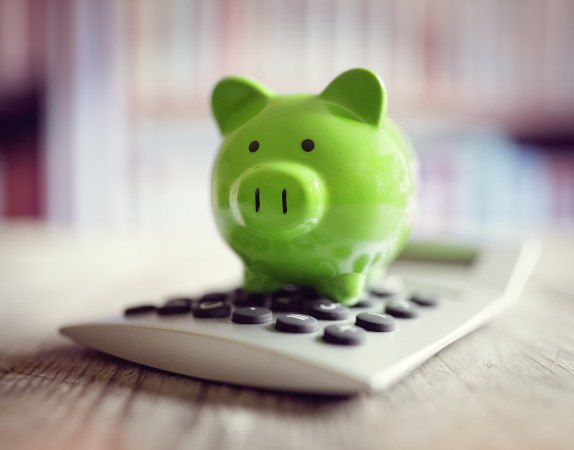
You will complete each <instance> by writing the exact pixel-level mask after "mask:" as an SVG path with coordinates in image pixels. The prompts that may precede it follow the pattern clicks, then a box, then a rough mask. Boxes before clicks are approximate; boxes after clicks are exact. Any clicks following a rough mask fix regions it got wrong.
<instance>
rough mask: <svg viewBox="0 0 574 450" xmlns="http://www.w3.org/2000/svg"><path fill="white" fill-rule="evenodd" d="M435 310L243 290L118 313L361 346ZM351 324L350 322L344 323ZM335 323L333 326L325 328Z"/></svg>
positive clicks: (385, 296) (381, 299)
mask: <svg viewBox="0 0 574 450" xmlns="http://www.w3.org/2000/svg"><path fill="white" fill-rule="evenodd" d="M438 304H439V302H438V300H437V298H436V297H435V296H433V295H427V294H424V293H420V292H417V293H411V294H410V295H406V292H404V291H398V290H392V289H386V288H379V289H375V290H371V291H369V292H366V293H365V295H364V296H363V297H362V298H361V299H360V300H359V302H358V303H357V304H356V305H353V306H352V307H347V306H345V305H341V304H339V303H335V302H333V301H331V300H329V299H326V298H322V297H321V296H320V294H319V293H318V292H317V291H315V290H314V289H311V288H298V287H296V286H292V285H287V286H285V287H283V288H281V289H280V290H278V291H276V292H274V293H271V294H260V293H249V292H246V291H244V290H243V289H240V288H239V289H235V290H234V291H231V292H214V293H207V294H205V295H203V296H201V297H199V298H197V299H193V298H189V297H175V298H170V299H168V300H167V301H166V302H165V303H164V304H163V305H160V306H158V307H156V306H155V305H151V304H146V305H137V306H132V307H129V308H127V309H126V310H125V311H124V314H125V316H126V317H136V316H139V315H145V314H154V313H157V314H158V315H160V316H174V315H183V314H190V313H191V314H193V316H194V317H196V318H200V319H226V320H229V321H230V322H233V323H234V324H238V325H266V324H270V323H272V322H273V316H274V315H275V317H276V319H275V323H274V325H273V327H270V328H269V329H270V330H275V331H277V332H282V333H294V334H311V333H316V332H319V331H321V332H322V333H321V335H320V337H321V339H322V341H324V342H325V343H328V344H335V345H345V346H346V345H349V346H356V345H361V344H362V343H364V342H365V341H366V339H368V335H369V334H370V333H389V332H392V331H394V330H395V328H396V327H397V326H399V327H400V324H398V325H397V320H396V319H399V320H400V319H415V318H416V317H417V316H418V314H419V308H429V307H434V306H437V305H438ZM349 319H351V320H349ZM329 322H338V323H331V324H330V323H329Z"/></svg>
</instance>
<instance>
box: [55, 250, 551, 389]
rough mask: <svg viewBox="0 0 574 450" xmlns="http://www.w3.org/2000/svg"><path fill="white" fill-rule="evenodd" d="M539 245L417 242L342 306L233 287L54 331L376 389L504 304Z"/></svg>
mask: <svg viewBox="0 0 574 450" xmlns="http://www.w3.org/2000/svg"><path fill="white" fill-rule="evenodd" d="M539 253H540V245H539V244H538V243H537V242H535V241H529V240H527V241H523V242H516V243H506V244H504V245H501V244H491V245H488V244H479V245H476V244H469V243H461V242H456V243H453V242H445V241H419V242H413V243H411V244H409V245H408V247H407V248H406V250H405V251H404V252H403V253H402V255H401V256H400V257H399V258H398V259H397V260H396V261H395V262H394V263H393V264H392V265H391V266H390V267H389V269H388V271H387V272H386V273H385V275H384V276H382V277H381V278H379V279H375V280H373V281H372V282H371V283H370V285H369V287H368V289H367V290H366V291H365V293H364V295H363V296H362V297H361V299H360V301H359V302H358V303H357V304H356V305H354V306H351V307H349V306H344V305H342V304H339V303H336V302H332V301H331V300H329V299H328V298H323V297H322V296H321V295H320V294H319V293H318V292H317V291H315V290H314V289H312V288H309V287H303V286H294V285H286V286H284V287H283V288H281V289H279V290H277V291H275V292H273V293H270V294H250V293H248V292H245V291H243V290H242V289H235V290H232V291H223V292H207V293H203V294H202V295H192V296H190V297H181V298H170V299H162V300H161V301H158V302H157V303H156V304H145V305H126V308H125V310H124V311H123V312H118V314H116V315H112V316H110V317H106V318H99V319H95V320H84V321H79V322H77V323H73V324H68V325H65V326H63V327H62V328H61V329H60V332H61V333H62V334H63V335H64V336H67V337H68V338H70V339H72V340H74V341H75V342H77V343H79V344H81V345H84V346H86V347H90V348H92V349H96V350H99V351H101V352H104V353H107V354H110V355H114V356H116V357H119V358H123V359H125V360H128V361H133V362H135V363H138V364H142V365H145V366H149V367H154V368H158V369H162V370H165V371H168V372H173V373H177V374H182V375H187V376H190V377H195V378H200V379H204V380H212V381H217V382H224V383H231V384H235V385H242V386H250V387H254V388H262V389H272V390H280V391H291V392H304V393H318V394H343V395H348V394H355V393H359V392H369V391H378V390H382V389H385V388H386V387H387V386H389V385H391V384H392V383H393V382H395V381H397V380H398V379H400V378H401V377H402V376H404V375H406V374H408V373H409V371H410V370H412V369H413V368H415V367H417V366H418V365H420V364H421V363H423V362H424V361H425V360H427V359H428V358H430V357H432V356H433V355H434V354H436V353H437V352H438V351H440V350H441V349H442V348H444V347H445V346H447V345H449V344H450V343H452V342H453V341H455V340H457V339H459V338H461V337H463V336H464V335H465V334H467V333H469V332H471V331H473V330H475V329H476V328H477V327H479V326H481V325H483V324H484V323H485V322H487V321H488V320H489V319H491V318H492V317H494V316H495V315H496V314H498V313H500V312H501V311H503V310H505V309H507V308H508V307H509V306H511V305H512V304H513V302H514V301H516V300H517V298H518V296H519V294H520V292H521V290H522V288H523V287H524V285H525V283H526V281H527V279H528V277H529V275H530V273H531V271H532V270H533V267H534V265H535V263H536V261H537V259H538V256H539Z"/></svg>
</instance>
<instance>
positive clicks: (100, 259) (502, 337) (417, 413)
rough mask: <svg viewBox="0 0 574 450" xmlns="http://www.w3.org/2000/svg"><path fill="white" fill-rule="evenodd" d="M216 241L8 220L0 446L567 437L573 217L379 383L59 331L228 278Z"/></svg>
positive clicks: (551, 442) (570, 427)
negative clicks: (318, 390) (181, 360)
mask: <svg viewBox="0 0 574 450" xmlns="http://www.w3.org/2000/svg"><path fill="white" fill-rule="evenodd" d="M216 242H217V239H216V238H215V236H213V235H211V234H209V232H207V233H206V235H205V236H204V239H202V242H185V241H184V240H178V239H175V238H174V237H170V238H169V239H164V240H161V241H158V240H155V241H154V242H148V241H146V240H145V239H139V238H138V239H131V238H130V239H125V238H124V239H116V238H109V237H108V238H102V237H98V238H95V237H91V238H85V237H77V236H72V235H70V234H68V233H64V232H60V231H53V230H52V231H50V230H47V229H43V228H40V229H38V228H37V227H30V226H22V225H21V226H14V227H3V229H2V230H0V307H1V313H0V448H1V449H11V450H12V449H49V450H51V449H68V448H71V449H100V448H102V449H103V448H105V449H231V448H232V449H235V448H237V449H322V448H325V449H327V448H328V449H353V450H356V449H377V448H389V449H415V448H417V449H420V448H425V449H451V448H452V449H460V448H465V449H467V448H471V449H474V448H476V449H479V448H489V449H514V448H516V449H521V450H524V449H572V448H574V295H573V293H574V271H573V262H574V261H573V258H572V254H573V253H574V230H573V231H572V232H565V233H563V234H562V235H559V236H553V237H549V238H546V239H544V240H543V243H544V252H543V255H542V259H541V261H540V263H539V264H538V266H537V268H536V270H535V273H534V275H533V277H532V278H531V280H530V281H529V283H528V285H527V287H526V290H525V291H524V293H523V295H522V296H521V299H520V301H519V303H518V304H517V305H516V306H515V307H513V308H512V309H511V310H510V311H509V312H507V313H505V314H504V315H502V316H500V317H499V318H497V319H495V320H494V321H492V322H491V323H489V324H488V325H487V326H485V327H483V328H481V329H480V330H478V331H476V332H474V333H472V334H471V335H469V336H467V337H465V338H464V339H462V340H459V341H457V342H456V343H454V344H452V345H451V346H449V347H447V348H446V349H445V350H443V351H442V352H440V353H439V354H438V355H436V356H435V357H433V358H431V359H430V360H429V361H428V362H427V363H425V364H424V365H422V366H421V367H419V368H418V369H416V370H414V371H413V372H412V373H411V374H410V375H409V376H407V377H406V378H404V379H403V380H402V381H400V382H399V383H397V384H396V385H394V386H392V387H391V388H389V389H388V390H386V391H384V392H382V393H379V394H376V395H359V396H354V397H317V396H309V395H293V394H285V393H279V392H270V391H260V390H255V389H248V388H242V387H236V386H230V385H224V384H217V383H212V382H206V381H201V380H196V379H192V378H187V377H182V376H177V375H172V374H169V373H166V372H162V371H159V370H154V369H150V368H146V367H142V366H138V365H136V364H132V363H129V362H125V361H122V360H119V359H117V358H113V357H109V356H106V355H103V354H100V353H97V352H94V351H90V350H87V349H84V348H81V347H79V346H76V345H74V344H72V343H70V342H68V341H66V340H65V339H63V338H61V337H59V336H58V335H57V328H58V326H59V325H61V324H62V323H65V322H67V321H70V320H72V319H78V318H79V317H82V318H83V317H85V316H86V315H101V314H106V313H110V312H113V311H117V310H119V309H120V308H122V307H123V306H125V305H127V304H129V303H131V302H136V303H137V302H138V301H141V300H159V299H162V298H165V296H166V295H169V294H176V293H177V294H179V293H184V292H185V293H190V294H193V293H198V292H201V291H202V290H205V289H210V288H215V287H219V288H221V287H223V286H224V287H227V286H230V285H232V284H233V283H234V282H235V281H236V280H237V279H238V277H239V265H238V263H237V261H236V260H235V259H234V257H233V256H231V255H230V254H229V252H228V251H227V250H226V249H225V248H224V247H223V246H222V245H221V244H218V243H216Z"/></svg>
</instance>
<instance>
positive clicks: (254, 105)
mask: <svg viewBox="0 0 574 450" xmlns="http://www.w3.org/2000/svg"><path fill="white" fill-rule="evenodd" d="M271 95H272V93H271V91H270V90H269V89H267V88H266V87H265V86H263V85H261V84H259V83H257V82H256V81H254V80H250V79H249V78H243V77H227V78H224V79H223V80H221V81H220V82H219V83H217V85H216V86H215V89H213V93H212V95H211V108H212V110H213V115H214V116H215V120H216V121H217V124H218V125H219V129H220V130H221V133H222V134H227V133H230V132H232V131H233V130H235V129H236V128H237V127H239V126H240V125H243V124H244V123H245V122H247V121H248V120H249V119H251V118H252V117H253V116H255V114H257V113H258V112H259V111H261V110H262V109H263V107H264V106H265V105H266V104H267V100H268V99H269V97H271Z"/></svg>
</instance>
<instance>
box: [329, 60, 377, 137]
mask: <svg viewBox="0 0 574 450" xmlns="http://www.w3.org/2000/svg"><path fill="white" fill-rule="evenodd" d="M319 97H320V98H322V99H323V100H325V101H327V102H331V103H335V104H337V105H338V106H340V107H342V108H344V109H345V110H346V111H347V112H349V113H350V114H351V115H352V116H354V117H356V118H357V120H360V121H361V122H365V123H368V124H371V125H375V126H377V127H378V126H382V124H383V119H384V116H385V113H386V109H387V95H386V91H385V86H384V85H383V82H382V81H381V80H380V79H379V77H378V76H377V75H376V74H374V73H373V72H371V71H370V70H367V69H351V70H348V71H346V72H343V73H342V74H341V75H339V76H338V77H337V78H335V79H334V80H333V81H331V83H330V84H329V86H327V87H326V88H325V90H324V91H323V92H321V94H320V95H319Z"/></svg>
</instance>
